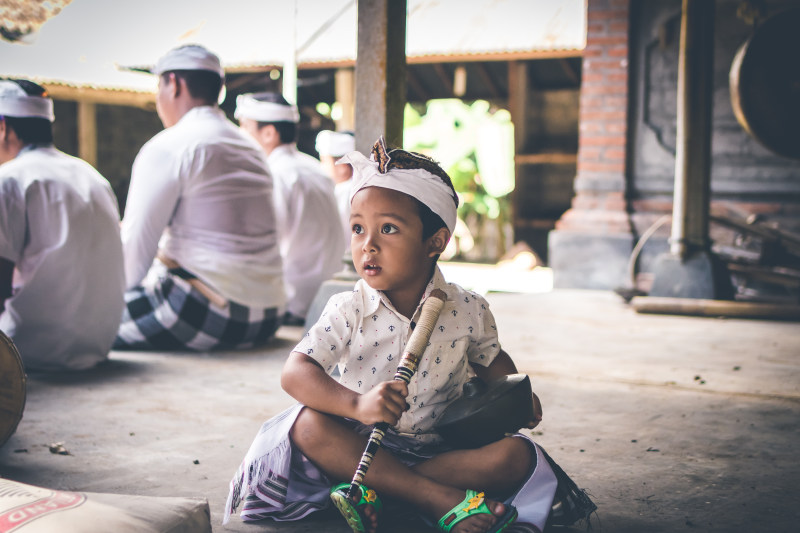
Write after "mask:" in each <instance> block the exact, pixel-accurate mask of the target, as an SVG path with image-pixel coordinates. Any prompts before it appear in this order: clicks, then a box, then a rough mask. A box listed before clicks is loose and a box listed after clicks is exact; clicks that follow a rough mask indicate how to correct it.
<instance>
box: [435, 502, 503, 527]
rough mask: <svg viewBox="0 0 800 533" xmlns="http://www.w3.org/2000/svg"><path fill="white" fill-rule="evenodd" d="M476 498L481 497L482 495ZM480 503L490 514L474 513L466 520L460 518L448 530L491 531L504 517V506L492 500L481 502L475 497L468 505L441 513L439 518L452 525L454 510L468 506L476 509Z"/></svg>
mask: <svg viewBox="0 0 800 533" xmlns="http://www.w3.org/2000/svg"><path fill="white" fill-rule="evenodd" d="M478 496H481V497H482V494H480V495H478ZM481 501H483V503H485V504H486V507H488V509H489V511H491V513H492V514H488V513H476V514H473V515H471V516H467V517H466V518H462V519H461V520H460V521H459V522H457V523H455V524H454V525H453V526H452V529H450V532H451V533H486V532H487V531H489V530H491V529H492V528H493V527H494V526H495V524H497V522H498V520H499V519H501V518H502V517H503V515H505V513H506V506H505V505H503V504H502V503H501V502H497V501H493V500H481V499H478V498H477V497H476V498H473V499H472V500H471V501H470V503H469V504H468V505H460V504H459V505H458V507H455V508H451V509H453V510H450V511H446V512H445V513H446V514H444V513H443V514H442V515H440V516H442V517H444V518H445V521H444V523H445V524H448V523H453V522H454V521H455V519H456V517H455V509H462V510H463V509H466V508H468V507H470V506H472V508H474V509H476V508H478V506H479V505H480V503H481ZM454 505H455V504H454Z"/></svg>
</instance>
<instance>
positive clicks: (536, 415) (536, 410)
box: [528, 392, 542, 429]
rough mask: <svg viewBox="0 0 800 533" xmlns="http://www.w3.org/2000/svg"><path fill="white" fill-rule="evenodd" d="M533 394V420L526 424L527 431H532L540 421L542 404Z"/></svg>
mask: <svg viewBox="0 0 800 533" xmlns="http://www.w3.org/2000/svg"><path fill="white" fill-rule="evenodd" d="M532 394H533V420H531V421H530V422H528V429H533V428H535V427H536V426H538V425H539V422H541V421H542V404H541V402H540V401H539V397H538V396H536V393H535V392H534V393H532Z"/></svg>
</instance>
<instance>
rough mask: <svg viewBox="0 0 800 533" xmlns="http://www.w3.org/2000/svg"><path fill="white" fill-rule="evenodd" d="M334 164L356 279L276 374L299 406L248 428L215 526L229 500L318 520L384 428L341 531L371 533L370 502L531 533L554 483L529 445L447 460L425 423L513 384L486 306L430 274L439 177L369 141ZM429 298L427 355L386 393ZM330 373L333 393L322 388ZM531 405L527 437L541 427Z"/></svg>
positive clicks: (374, 509) (471, 526) (451, 454)
mask: <svg viewBox="0 0 800 533" xmlns="http://www.w3.org/2000/svg"><path fill="white" fill-rule="evenodd" d="M341 162H343V163H349V164H350V165H352V166H353V168H354V171H355V173H354V177H353V179H354V180H355V182H354V186H353V192H352V195H351V200H350V202H351V214H350V224H351V226H352V240H351V249H352V254H353V263H354V264H355V267H356V270H357V271H358V274H359V275H360V277H361V279H360V280H359V281H358V282H357V283H356V286H355V288H354V290H353V291H352V292H348V293H340V294H337V295H334V296H333V297H332V298H331V299H330V301H329V302H328V304H327V306H326V307H325V310H324V312H323V314H322V316H321V318H320V319H319V321H318V322H317V323H316V324H315V325H314V326H313V327H312V328H311V329H310V330H309V332H308V333H307V334H306V336H305V337H304V338H303V339H302V341H301V342H300V343H299V344H298V345H297V346H296V347H295V349H294V351H293V352H292V353H291V355H290V356H289V358H288V360H287V361H286V364H285V366H284V369H283V373H282V375H281V385H282V386H283V388H284V390H286V392H288V393H289V394H290V395H291V396H293V397H294V398H295V399H297V401H298V402H300V403H299V404H298V405H296V406H294V407H292V408H290V409H288V410H286V411H284V412H283V413H281V414H280V415H278V416H276V417H274V418H273V419H271V420H269V421H268V422H266V423H265V424H264V426H263V427H262V428H261V431H260V432H259V434H258V435H257V436H256V439H255V441H254V442H253V444H252V446H251V447H250V451H249V452H248V454H247V456H246V457H245V459H244V462H243V464H242V466H241V467H240V469H239V471H238V473H237V474H236V476H235V477H234V479H233V481H232V482H231V493H230V496H229V498H228V504H227V506H226V510H225V520H226V521H227V520H228V518H229V516H230V513H232V512H233V511H235V509H236V508H237V507H238V505H239V503H240V502H242V501H243V502H244V505H243V508H242V511H241V516H242V519H243V520H248V521H249V520H259V519H263V518H272V519H274V520H296V519H299V518H302V517H304V516H306V515H308V514H309V513H311V512H313V511H316V510H320V509H323V508H325V507H327V506H328V505H329V493H330V492H331V490H332V487H333V488H334V489H336V488H339V487H340V486H347V485H349V481H350V480H351V478H352V477H353V474H354V472H355V470H356V467H357V465H358V463H359V459H360V458H361V455H362V452H363V451H364V447H365V444H366V441H367V437H368V436H369V433H370V429H371V426H372V425H373V424H376V423H378V422H387V423H389V424H390V425H391V426H393V427H392V428H390V430H389V431H388V432H387V433H386V436H385V437H384V439H383V443H382V447H381V448H380V449H379V451H378V453H376V454H375V456H374V459H373V461H372V464H371V466H370V468H369V471H368V472H367V474H366V477H365V479H364V482H365V485H364V486H362V487H361V490H362V495H361V498H360V500H359V501H358V502H353V503H354V505H356V506H357V509H358V515H359V517H358V518H359V520H357V522H360V523H358V524H356V525H353V524H351V525H353V529H354V530H356V531H369V532H374V531H376V529H377V527H378V511H379V510H380V508H381V505H380V500H379V499H377V496H376V495H380V496H381V497H383V498H384V499H391V500H393V501H396V502H400V503H401V504H402V505H405V506H406V507H407V508H411V509H413V510H414V511H415V512H416V513H418V514H419V515H421V516H422V517H423V519H425V520H426V521H428V522H429V523H431V524H436V526H435V527H437V529H438V530H440V531H454V532H486V531H502V530H503V529H505V528H506V527H507V526H508V525H509V524H510V523H511V522H513V521H514V520H515V518H517V524H518V525H523V524H528V525H530V526H533V527H529V528H523V529H524V530H526V531H529V530H532V531H537V530H538V531H541V530H542V529H543V528H544V525H545V521H546V520H547V517H548V514H549V513H550V509H551V504H552V502H553V495H554V492H555V489H556V477H555V475H554V473H553V471H552V469H551V468H550V466H549V464H548V461H547V460H545V458H544V457H543V454H542V451H541V449H540V448H538V446H537V445H535V444H534V443H533V441H531V440H530V438H529V437H527V436H526V435H522V434H515V435H514V436H511V437H505V438H503V439H501V440H499V441H496V442H493V443H491V444H488V445H486V446H484V447H482V448H478V449H453V448H452V447H450V446H447V445H445V444H444V443H443V441H442V438H441V437H440V436H439V435H438V434H437V433H436V421H437V417H438V416H439V415H441V413H442V412H443V411H444V409H445V407H447V406H448V404H450V403H451V402H452V401H453V400H455V399H456V398H458V397H459V396H460V395H461V391H462V385H463V384H464V383H465V382H466V381H467V380H468V379H469V377H470V376H471V375H473V374H476V375H478V376H479V377H481V378H483V379H484V380H491V379H494V378H497V377H500V376H503V375H507V374H513V373H516V372H517V369H516V367H515V366H514V363H513V361H512V360H511V358H510V357H509V356H508V354H507V353H506V352H504V351H503V350H502V349H501V348H500V343H499V341H498V337H497V328H496V326H495V321H494V317H493V316H492V314H491V312H490V311H489V306H488V303H487V302H486V300H484V298H482V297H481V296H479V295H477V294H475V293H473V292H470V291H466V290H464V289H462V288H461V287H459V286H458V285H455V284H452V283H447V282H445V280H444V278H443V276H442V273H441V271H440V270H439V268H438V267H437V265H436V262H437V259H438V257H439V254H441V253H442V251H443V250H444V249H445V246H446V245H447V242H448V240H449V239H450V235H451V233H452V231H453V228H454V226H455V222H456V209H457V207H458V197H457V196H456V193H455V190H454V189H453V186H452V183H451V182H450V178H449V177H448V176H447V174H446V173H445V172H444V171H443V170H442V169H441V168H440V167H439V166H438V165H437V164H436V163H435V162H433V161H432V160H430V159H428V158H427V157H424V156H421V155H419V154H414V153H410V152H405V151H403V150H391V151H389V150H387V148H386V145H385V143H384V142H383V139H382V138H381V139H379V140H378V142H377V143H376V144H375V147H374V148H373V151H372V159H367V158H366V157H364V156H363V155H362V154H361V153H359V152H351V153H350V154H347V155H346V156H345V157H344V158H342V159H341ZM434 289H441V290H443V291H444V292H445V293H446V295H447V301H446V302H445V304H444V308H443V309H442V312H441V314H440V316H439V319H438V321H437V323H436V327H435V328H434V330H433V334H432V335H431V338H430V343H429V345H428V346H427V348H426V349H425V352H424V353H423V354H422V357H421V359H420V361H419V366H418V369H417V371H416V373H415V374H414V376H413V377H412V379H411V382H410V383H409V384H408V385H407V384H406V383H405V382H403V381H393V380H392V378H393V376H394V374H395V371H396V369H397V366H398V363H399V361H400V358H401V355H402V353H403V348H404V346H405V344H406V342H407V340H408V337H409V334H410V332H411V329H412V328H413V327H414V325H415V321H416V320H418V318H419V312H420V307H421V304H422V302H424V301H425V299H426V297H427V296H428V295H429V294H430V293H431V291H432V290H434ZM337 366H338V369H339V372H340V375H341V378H340V379H339V380H338V381H336V380H335V379H334V378H332V377H331V375H330V374H331V373H332V372H333V371H334V368H336V367H337ZM534 403H535V406H534V413H535V415H534V416H535V418H536V419H535V420H532V421H531V424H530V427H534V426H535V425H536V424H538V422H539V420H541V408H540V407H539V405H538V401H537V399H536V397H535V396H534ZM343 483H344V485H340V484H343ZM367 486H369V487H370V488H369V489H368V488H367ZM484 493H485V494H486V495H487V497H486V498H484V496H483V495H484Z"/></svg>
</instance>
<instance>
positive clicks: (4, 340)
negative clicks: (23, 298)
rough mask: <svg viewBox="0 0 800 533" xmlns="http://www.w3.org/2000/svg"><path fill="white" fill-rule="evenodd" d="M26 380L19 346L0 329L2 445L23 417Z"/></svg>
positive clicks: (0, 417)
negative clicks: (18, 349)
mask: <svg viewBox="0 0 800 533" xmlns="http://www.w3.org/2000/svg"><path fill="white" fill-rule="evenodd" d="M25 381H26V379H25V370H24V368H23V366H22V359H20V357H19V352H18V351H17V347H16V346H14V343H13V342H12V341H11V339H10V338H8V336H7V335H6V334H5V333H3V332H2V331H0V447H2V446H3V444H5V443H6V441H7V440H8V439H9V437H11V435H13V434H14V431H16V429H17V424H19V421H20V420H21V419H22V411H23V409H24V408H25Z"/></svg>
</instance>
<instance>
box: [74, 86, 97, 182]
mask: <svg viewBox="0 0 800 533" xmlns="http://www.w3.org/2000/svg"><path fill="white" fill-rule="evenodd" d="M78 157H80V158H81V159H83V160H84V161H86V162H87V163H89V164H90V165H92V166H93V167H97V107H96V105H95V104H94V103H91V102H83V101H79V102H78Z"/></svg>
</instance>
